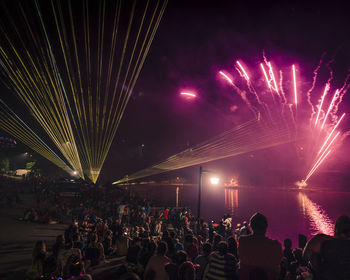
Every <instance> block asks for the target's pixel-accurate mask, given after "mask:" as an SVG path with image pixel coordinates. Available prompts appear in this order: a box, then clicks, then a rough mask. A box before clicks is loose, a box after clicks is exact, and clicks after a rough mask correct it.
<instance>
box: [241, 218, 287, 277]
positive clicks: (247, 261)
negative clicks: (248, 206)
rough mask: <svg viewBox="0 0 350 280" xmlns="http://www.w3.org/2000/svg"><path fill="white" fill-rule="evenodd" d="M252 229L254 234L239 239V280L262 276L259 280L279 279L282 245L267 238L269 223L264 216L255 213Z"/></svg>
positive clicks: (251, 222) (251, 224)
mask: <svg viewBox="0 0 350 280" xmlns="http://www.w3.org/2000/svg"><path fill="white" fill-rule="evenodd" d="M250 227H251V228H252V230H253V234H251V235H246V236H241V237H240V239H239V247H238V256H239V258H240V268H239V279H240V280H246V279H247V280H248V279H255V278H256V277H255V276H254V275H260V276H259V277H260V278H259V279H264V278H261V277H265V278H266V279H268V280H275V279H278V277H279V272H280V268H279V264H280V262H281V259H282V256H283V254H282V246H281V243H280V242H278V241H277V240H272V239H270V238H268V237H267V236H266V230H267V227H268V222H267V219H266V217H265V216H264V215H262V214H260V213H255V214H254V215H253V216H252V217H251V218H250ZM252 277H253V278H252Z"/></svg>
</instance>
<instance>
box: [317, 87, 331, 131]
mask: <svg viewBox="0 0 350 280" xmlns="http://www.w3.org/2000/svg"><path fill="white" fill-rule="evenodd" d="M328 90H329V84H326V87H325V89H324V92H323V95H322V97H321V104H320V106H319V107H318V112H317V117H316V121H315V126H316V125H317V122H318V118H319V116H320V112H321V110H322V105H323V101H324V98H325V96H326V95H327V92H328Z"/></svg>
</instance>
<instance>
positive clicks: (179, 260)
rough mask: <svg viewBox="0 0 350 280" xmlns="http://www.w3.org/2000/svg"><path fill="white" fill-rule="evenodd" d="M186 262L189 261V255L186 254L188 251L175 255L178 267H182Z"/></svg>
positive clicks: (181, 251) (178, 252)
mask: <svg viewBox="0 0 350 280" xmlns="http://www.w3.org/2000/svg"><path fill="white" fill-rule="evenodd" d="M185 261H187V253H186V251H183V250H180V251H177V253H176V255H175V263H176V264H177V265H181V264H182V263H184V262H185Z"/></svg>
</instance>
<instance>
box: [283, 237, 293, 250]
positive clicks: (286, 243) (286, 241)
mask: <svg viewBox="0 0 350 280" xmlns="http://www.w3.org/2000/svg"><path fill="white" fill-rule="evenodd" d="M283 244H284V248H285V249H292V240H291V239H289V238H286V239H284V241H283Z"/></svg>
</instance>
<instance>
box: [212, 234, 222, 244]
mask: <svg viewBox="0 0 350 280" xmlns="http://www.w3.org/2000/svg"><path fill="white" fill-rule="evenodd" d="M221 239H222V238H221V235H220V234H216V235H215V236H214V244H218V243H219V242H220V241H221Z"/></svg>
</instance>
